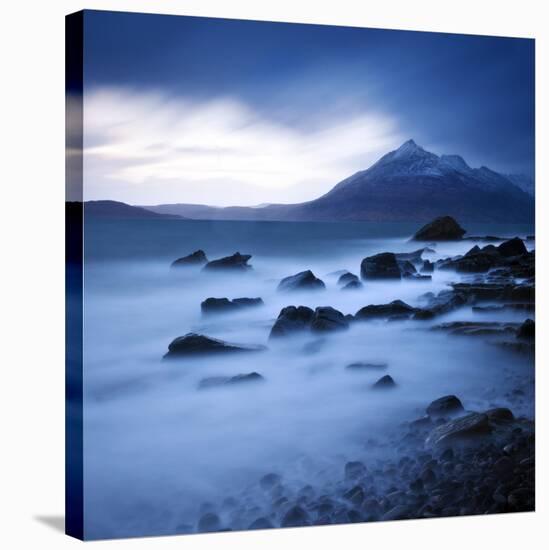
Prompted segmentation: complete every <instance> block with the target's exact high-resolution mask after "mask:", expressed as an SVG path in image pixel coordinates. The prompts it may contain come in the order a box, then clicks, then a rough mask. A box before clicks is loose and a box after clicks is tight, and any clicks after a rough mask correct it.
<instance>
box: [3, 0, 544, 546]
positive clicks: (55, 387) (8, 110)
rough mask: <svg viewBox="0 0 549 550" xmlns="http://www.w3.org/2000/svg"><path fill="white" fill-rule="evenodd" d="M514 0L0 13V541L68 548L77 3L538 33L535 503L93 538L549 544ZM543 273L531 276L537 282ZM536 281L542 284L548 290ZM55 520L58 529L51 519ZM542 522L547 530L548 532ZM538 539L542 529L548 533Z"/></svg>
mask: <svg viewBox="0 0 549 550" xmlns="http://www.w3.org/2000/svg"><path fill="white" fill-rule="evenodd" d="M544 4H545V5H546V4H547V3H546V2H542V1H530V0H522V1H520V2H517V1H516V0H515V1H513V2H508V1H504V0H499V1H488V0H476V1H468V0H460V1H459V2H457V1H455V2H443V1H441V0H438V1H437V0H435V1H427V0H412V1H406V0H399V1H397V0H377V1H372V2H365V1H357V2H351V1H348V0H337V1H336V2H334V1H331V2H325V3H324V2H323V3H320V2H319V0H316V1H315V0H302V1H298V0H277V1H275V0H269V1H266V0H264V1H262V2H257V1H255V2H254V1H253V0H230V1H227V0H225V1H223V0H172V1H169V0H154V1H153V0H149V1H143V0H128V1H127V0H116V1H115V0H111V1H108V0H104V1H99V0H87V1H86V2H81V1H76V0H70V1H69V0H55V2H44V1H42V2H40V1H30V0H11V2H4V3H3V6H2V7H3V9H2V13H1V16H0V25H1V28H0V42H1V43H0V56H1V63H0V82H1V84H0V98H1V101H0V108H1V114H0V115H1V116H0V139H1V141H2V143H1V148H0V151H1V155H0V159H1V164H0V166H1V171H0V197H1V202H0V224H1V227H0V242H1V243H2V245H1V259H2V264H1V266H2V267H1V270H0V281H1V282H0V289H1V293H2V299H1V301H0V311H1V314H2V317H1V318H2V331H1V333H0V346H1V352H0V369H1V373H2V375H1V378H0V392H1V395H0V407H1V409H2V410H1V411H0V413H1V414H0V499H1V500H0V502H1V503H0V507H1V510H0V543H1V546H2V547H3V548H6V549H10V550H11V549H18V548H41V549H42V548H45V549H50V548H55V549H59V548H61V549H62V548H68V547H71V548H72V547H75V546H77V545H79V544H82V543H80V542H78V541H76V540H74V539H70V538H68V537H66V536H65V535H63V534H62V531H61V530H60V525H62V516H63V507H64V431H63V430H64V248H63V246H64V245H63V243H64V206H63V202H64V15H65V14H67V13H70V12H73V11H77V10H79V9H82V8H96V9H118V10H124V11H147V12H152V11H154V12H159V13H174V14H175V13H178V14H188V15H207V16H223V17H232V18H245V19H265V20H275V21H276V20H279V21H295V22H304V23H332V24H341V25H354V26H370V27H382V28H383V27H384V28H398V29H413V30H437V31H451V32H466V33H474V34H495V35H511V36H524V37H534V38H536V40H537V43H536V54H537V63H536V65H537V73H536V81H537V98H538V101H537V177H536V183H537V186H536V187H537V189H536V192H537V220H538V226H537V231H536V237H537V243H538V248H537V253H538V255H537V258H538V261H537V271H538V275H537V279H538V281H539V282H541V287H540V286H538V311H537V319H536V320H537V330H538V332H537V334H538V338H537V343H538V357H537V390H538V394H537V395H538V399H537V404H538V409H537V437H538V450H537V463H538V472H537V473H538V479H537V481H538V484H537V512H536V513H532V514H515V515H501V516H489V517H474V518H454V519H440V520H439V519H437V520H420V521H404V522H392V523H385V524H380V523H378V524H363V525H349V526H334V527H315V528H305V529H303V528H302V529H289V530H288V529H286V530H274V531H268V532H249V533H238V534H236V533H227V534H218V535H195V536H187V537H169V538H156V539H133V540H126V541H115V542H112V541H107V542H100V543H89V544H92V545H94V546H98V547H99V546H100V547H101V548H111V547H112V548H114V547H115V546H116V547H117V548H146V547H147V548H175V547H178V548H185V549H191V550H194V549H204V548H217V547H221V546H223V548H226V549H231V550H232V549H237V548H238V549H239V550H247V549H251V548H256V547H257V546H258V545H261V547H262V548H266V549H270V548H281V547H282V546H283V547H285V548H308V547H313V546H314V547H315V548H318V549H323V548H333V547H334V546H335V547H345V548H346V549H352V548H361V549H362V548H375V547H379V548H383V549H384V550H385V549H390V548H399V547H405V548H406V549H413V548H422V549H427V548H437V549H439V548H444V550H451V549H454V548H455V549H458V548H459V549H463V548H471V549H477V548H482V547H490V548H498V549H500V548H501V549H505V548H514V549H516V548H528V550H530V549H534V548H540V547H541V546H542V544H543V546H544V547H546V546H545V545H546V544H547V539H548V534H547V533H548V531H549V529H548V528H547V526H548V525H549V514H548V505H547V503H548V499H547V490H548V489H549V487H548V483H547V480H548V476H547V473H546V472H547V461H548V454H547V415H548V405H547V404H548V403H549V397H548V393H547V392H549V387H548V386H547V381H548V379H549V377H548V376H547V373H546V371H547V368H549V366H548V365H547V363H545V364H544V361H543V359H544V358H545V357H546V351H547V346H546V345H545V337H546V336H545V333H546V318H547V314H546V312H547V308H546V306H547V297H546V293H545V281H546V280H547V275H548V274H547V257H546V242H547V235H546V233H547V220H546V218H545V215H547V214H545V212H546V210H547V206H548V205H549V202H548V198H547V191H546V183H547V181H548V175H549V173H548V169H547V152H548V150H549V142H548V139H547V135H548V124H547V123H548V119H547V113H548V103H549V87H548V72H549V55H548V43H549V27H548V25H547V21H549V17H548V16H549V14H548V13H544V12H545V11H547V10H546V9H545V8H544V7H543V6H544ZM538 285H539V284H538ZM544 294H545V295H544ZM56 526H57V528H56ZM544 534H545V536H544ZM543 538H545V540H543Z"/></svg>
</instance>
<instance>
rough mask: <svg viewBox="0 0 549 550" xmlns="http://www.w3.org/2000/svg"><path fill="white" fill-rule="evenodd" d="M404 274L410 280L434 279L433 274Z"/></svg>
mask: <svg viewBox="0 0 549 550" xmlns="http://www.w3.org/2000/svg"><path fill="white" fill-rule="evenodd" d="M402 276H403V277H404V278H405V279H407V280H409V281H410V280H411V281H431V280H432V279H433V278H432V277H431V275H421V274H419V273H404V274H403V275H402Z"/></svg>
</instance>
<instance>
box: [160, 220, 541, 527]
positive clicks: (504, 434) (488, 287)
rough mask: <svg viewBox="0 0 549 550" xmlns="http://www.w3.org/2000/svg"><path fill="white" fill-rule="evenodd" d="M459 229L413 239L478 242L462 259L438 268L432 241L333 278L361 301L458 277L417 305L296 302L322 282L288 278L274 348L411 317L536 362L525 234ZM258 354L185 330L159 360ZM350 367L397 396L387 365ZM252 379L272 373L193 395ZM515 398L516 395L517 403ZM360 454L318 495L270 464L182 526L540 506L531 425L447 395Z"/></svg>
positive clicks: (184, 263) (318, 486)
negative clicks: (407, 284)
mask: <svg viewBox="0 0 549 550" xmlns="http://www.w3.org/2000/svg"><path fill="white" fill-rule="evenodd" d="M464 235H465V230H464V229H463V228H462V227H461V226H460V225H459V224H458V223H457V222H456V220H453V219H452V218H450V217H447V216H446V217H442V218H437V219H436V220H434V221H433V222H431V223H430V224H427V225H426V226H424V227H423V228H421V229H420V230H419V231H418V232H417V233H416V234H415V235H414V237H413V239H414V240H416V241H422V242H424V243H434V244H433V246H436V242H437V241H461V240H468V241H469V240H471V241H472V243H473V241H474V242H476V243H477V244H474V245H473V246H472V248H470V250H469V251H468V252H467V253H465V254H464V255H460V256H455V257H448V258H443V259H439V260H438V261H431V260H430V259H428V258H425V257H424V256H425V255H429V254H431V253H432V252H433V249H432V248H430V246H429V247H428V246H426V247H423V248H420V249H417V250H414V251H412V252H406V253H393V252H381V253H379V254H375V255H372V256H368V257H365V258H364V259H363V260H362V262H361V264H360V271H359V272H357V273H358V274H355V273H352V272H349V271H340V272H335V273H333V274H332V275H335V276H337V282H336V283H334V284H337V287H338V288H340V289H342V290H355V291H358V292H357V294H356V296H360V289H361V288H362V287H363V285H368V284H370V282H371V281H375V280H385V281H388V280H395V281H398V280H401V279H406V280H413V281H415V280H417V281H427V280H430V279H431V277H432V276H433V275H435V276H436V273H437V272H438V271H439V270H440V271H444V272H455V273H456V280H454V281H453V282H452V283H451V284H450V285H449V286H448V288H446V289H445V290H442V291H440V292H438V293H437V294H434V293H432V292H427V293H423V294H420V293H419V292H418V299H417V300H416V301H415V302H413V303H414V304H415V305H411V304H408V303H406V302H404V301H402V300H393V301H391V302H389V303H374V304H363V305H360V307H357V310H356V311H354V312H343V311H339V310H337V309H335V308H333V307H331V306H328V305H323V306H319V307H315V308H311V307H308V306H304V305H299V297H300V296H301V294H300V293H303V292H312V291H315V292H316V291H322V290H324V289H325V288H326V286H327V285H326V283H325V282H324V281H323V280H322V279H320V278H319V277H317V276H316V275H315V274H314V273H313V272H312V271H311V270H305V271H301V272H299V273H296V274H294V275H289V276H288V277H285V278H283V279H282V280H280V281H279V282H278V284H277V291H279V292H281V293H284V294H287V295H288V297H291V296H293V297H294V299H295V301H294V299H292V301H294V304H296V305H287V306H286V307H284V308H282V309H281V311H280V312H279V314H278V317H277V318H276V319H274V320H272V321H271V325H270V326H271V328H270V332H269V340H270V342H269V346H277V345H284V342H286V341H287V340H285V339H287V338H291V337H292V336H294V335H300V334H304V333H310V334H313V335H315V340H314V341H313V342H309V343H308V344H306V345H305V346H304V347H303V349H302V351H303V353H316V352H318V351H319V350H321V349H322V346H323V345H324V342H325V341H326V339H329V338H330V334H331V333H344V331H346V330H348V329H349V328H350V327H352V326H355V324H358V323H367V322H377V323H379V322H380V321H381V322H385V321H391V322H399V321H405V322H406V323H408V324H409V325H410V326H413V327H414V328H418V329H420V330H425V331H438V332H443V333H446V334H448V335H449V337H456V338H457V337H468V338H482V339H483V341H486V342H487V343H490V344H494V345H498V346H500V347H501V348H502V349H504V350H509V351H512V352H519V353H522V354H524V353H526V354H530V355H531V357H532V358H533V352H534V346H535V321H534V319H533V317H534V312H535V251H533V250H532V251H528V249H527V248H526V246H525V242H524V240H523V239H521V238H518V237H516V238H512V239H507V240H504V239H500V238H497V237H490V236H487V237H464ZM486 242H487V243H489V244H484V243H486ZM483 244H484V246H482V245H483ZM250 258H251V256H250V255H247V254H246V255H243V254H240V253H238V252H237V253H235V254H234V255H232V256H227V257H225V258H220V259H217V260H213V261H208V259H207V257H206V255H205V253H204V252H203V251H201V250H198V251H196V252H194V253H193V254H190V255H189V256H186V257H184V258H180V259H178V260H176V262H174V264H172V265H173V267H189V266H197V265H198V266H200V267H202V269H204V270H206V271H212V272H215V271H234V272H237V273H239V272H245V271H248V270H250V269H251V266H250V265H249V264H248V261H249V259H250ZM420 286H421V285H419V284H418V288H419V287H420ZM311 295H315V296H316V295H317V294H314V293H312V294H311ZM318 296H322V292H319V293H318ZM353 296H354V295H353ZM288 301H290V300H288ZM261 305H263V300H262V299H261V298H234V299H229V298H211V297H210V298H207V299H205V300H204V301H203V302H202V304H201V309H202V312H203V314H207V315H217V314H220V313H234V312H237V311H243V310H246V309H247V308H250V307H257V306H261ZM358 305H359V304H357V306H358ZM465 308H467V311H468V312H472V313H474V314H475V320H473V321H471V320H459V318H458V320H455V316H454V317H453V320H451V321H448V320H445V319H444V318H442V319H440V320H439V319H438V318H439V317H443V316H444V315H446V314H448V313H450V312H457V313H459V312H460V311H462V310H464V309H465ZM499 311H514V312H523V313H524V317H523V319H524V320H522V321H521V322H498V321H492V320H490V318H489V315H490V314H491V313H493V312H499ZM476 316H478V320H476ZM407 326H408V325H407ZM425 334H426V332H425ZM266 349H267V348H266V347H265V346H262V345H255V344H234V343H229V342H224V341H221V340H218V339H215V338H211V337H209V336H206V335H202V334H195V333H188V334H186V335H184V336H180V337H178V338H175V339H174V340H173V341H172V342H171V343H170V345H169V348H168V353H167V354H166V355H165V356H164V357H165V358H169V359H185V358H188V357H197V356H208V355H215V354H223V353H240V352H254V351H255V352H258V351H262V350H263V351H264V350H266ZM254 368H255V367H254ZM342 368H343V366H342ZM345 370H346V371H348V372H349V373H353V372H355V373H356V372H360V371H371V372H378V373H379V374H378V376H379V378H378V377H377V376H376V378H377V381H376V382H375V383H374V384H372V385H371V386H370V390H371V391H372V392H374V391H375V392H382V394H383V392H385V391H388V394H390V393H391V392H396V394H398V391H399V390H398V388H399V387H401V386H400V381H399V380H398V377H396V378H397V379H396V380H395V379H394V378H393V374H392V373H391V371H390V370H389V371H388V372H387V370H388V365H387V363H385V362H378V363H372V362H360V361H358V362H355V363H351V364H348V365H347V366H346V367H345ZM349 376H351V374H349ZM258 382H261V383H263V384H269V380H268V377H265V376H264V375H263V374H261V373H259V372H256V371H255V370H254V371H253V372H244V373H242V372H241V373H235V374H234V375H232V376H215V377H209V378H204V379H202V380H201V381H200V382H199V384H198V388H199V389H201V390H204V389H210V388H220V387H221V388H227V391H229V389H228V388H233V387H235V386H248V385H249V384H250V383H258ZM230 391H234V390H232V389H231V390H230ZM521 391H522V390H521V389H519V388H517V389H516V393H517V395H519V392H521ZM371 395H372V396H373V395H374V394H373V393H372V394H371ZM464 402H466V400H464ZM364 448H365V451H364V453H363V454H362V455H360V454H359V455H358V456H356V457H350V458H352V459H351V460H348V461H347V463H346V464H345V466H344V468H343V470H342V471H341V472H340V473H339V474H338V475H336V476H335V478H334V477H333V476H332V477H330V476H328V477H326V479H325V475H324V473H323V472H319V473H318V483H315V485H314V487H313V486H312V485H308V484H306V483H303V484H300V483H296V481H295V480H285V479H284V478H283V476H282V475H281V474H280V473H278V472H270V471H268V469H266V471H265V472H264V475H263V476H262V477H261V478H260V479H259V480H258V482H257V484H255V485H254V486H253V487H250V488H249V489H247V490H246V491H245V493H244V494H243V495H238V496H234V497H232V496H227V498H226V499H225V501H224V502H223V503H222V504H218V505H211V504H207V505H206V504H204V505H203V506H202V507H201V510H200V513H199V515H198V517H197V523H196V525H194V526H186V527H185V530H190V531H198V532H206V531H218V530H230V529H267V528H273V527H293V526H301V525H322V524H334V523H349V522H361V521H389V520H396V519H409V518H428V517H441V516H454V515H468V514H483V513H501V512H515V511H529V510H533V509H534V495H535V450H534V424H533V422H532V421H531V420H528V419H526V418H517V417H515V415H514V414H513V412H512V411H511V410H510V409H507V408H491V409H488V410H468V409H467V408H466V407H465V406H464V405H463V402H462V401H461V399H459V398H458V397H457V396H455V395H444V396H441V397H440V398H438V399H436V400H434V401H433V402H431V403H426V404H425V412H424V415H422V416H420V417H419V418H411V419H406V420H405V421H403V422H402V423H401V424H400V425H398V426H393V428H392V430H391V431H390V432H389V433H387V434H386V437H384V438H383V439H382V440H374V439H371V438H367V437H365V442H364Z"/></svg>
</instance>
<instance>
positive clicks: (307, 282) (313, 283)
mask: <svg viewBox="0 0 549 550" xmlns="http://www.w3.org/2000/svg"><path fill="white" fill-rule="evenodd" d="M324 288H326V285H325V284H324V283H323V282H322V281H321V280H320V279H317V278H316V277H315V275H314V273H313V272H312V271H311V270H307V271H301V272H300V273H297V274H296V275H291V276H290V277H285V278H284V279H282V281H280V283H279V285H278V289H277V290H281V291H285V292H286V291H291V290H322V289H324Z"/></svg>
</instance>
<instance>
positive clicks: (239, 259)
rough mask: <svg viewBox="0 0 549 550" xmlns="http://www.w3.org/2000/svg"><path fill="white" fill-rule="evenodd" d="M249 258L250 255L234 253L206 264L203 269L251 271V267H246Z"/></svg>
mask: <svg viewBox="0 0 549 550" xmlns="http://www.w3.org/2000/svg"><path fill="white" fill-rule="evenodd" d="M251 257H252V256H251V254H240V252H235V253H234V254H233V255H232V256H225V257H224V258H220V259H218V260H212V261H211V262H208V263H207V264H206V265H205V266H204V269H205V270H208V271H214V270H229V271H247V270H248V269H252V266H251V265H248V260H249V259H250V258H251Z"/></svg>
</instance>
